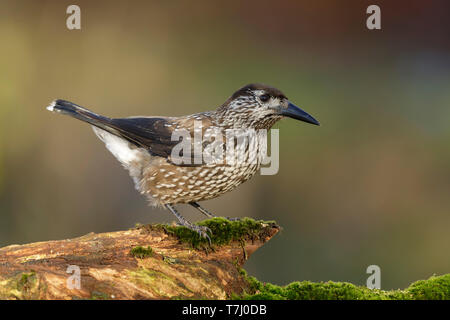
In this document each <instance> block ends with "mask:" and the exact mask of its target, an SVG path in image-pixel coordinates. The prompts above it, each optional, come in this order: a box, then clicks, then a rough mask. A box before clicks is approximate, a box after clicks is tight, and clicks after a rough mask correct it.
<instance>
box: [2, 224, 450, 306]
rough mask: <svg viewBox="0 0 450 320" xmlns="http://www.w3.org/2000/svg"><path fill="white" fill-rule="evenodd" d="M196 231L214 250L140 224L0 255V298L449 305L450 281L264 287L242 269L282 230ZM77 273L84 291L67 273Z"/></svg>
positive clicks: (169, 229)
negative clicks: (394, 286)
mask: <svg viewBox="0 0 450 320" xmlns="http://www.w3.org/2000/svg"><path fill="white" fill-rule="evenodd" d="M199 224H200V225H204V226H207V227H209V228H210V229H211V230H212V233H213V236H212V237H211V240H212V243H211V244H210V243H208V241H207V240H206V239H203V238H200V237H199V236H198V235H197V234H195V233H193V232H192V231H190V230H188V229H186V228H184V227H175V226H167V225H146V226H142V225H141V226H137V227H136V228H134V229H131V230H127V231H118V232H109V233H101V234H94V233H90V234H87V235H85V236H83V237H80V238H75V239H70V240H61V241H47V242H38V243H32V244H26V245H12V246H8V247H5V248H1V249H0V299H230V298H232V299H252V300H253V299H265V300H272V299H287V300H291V299H294V300H296V299H300V300H330V299H332V300H362V299H364V300H365V299H382V300H385V299H386V300H409V299H450V274H447V275H442V276H433V277H431V278H429V279H428V280H420V281H417V282H414V283H413V284H411V285H410V286H409V287H408V288H406V289H403V290H391V291H385V290H375V289H368V288H366V287H363V286H355V285H353V284H351V283H346V282H331V281H329V282H321V283H313V282H309V281H302V282H293V283H291V284H289V285H286V286H277V285H273V284H270V283H262V282H260V281H258V280H257V279H255V278H254V277H249V276H247V274H246V272H245V271H244V270H243V269H242V265H243V264H244V262H245V260H247V259H248V257H249V256H250V255H251V254H252V253H253V252H254V251H255V250H256V249H258V248H259V247H261V246H262V245H263V244H264V243H265V242H266V241H268V240H270V239H271V238H272V237H273V236H274V235H275V234H277V233H278V232H279V230H280V227H278V226H277V225H276V224H275V223H274V222H265V221H255V220H252V219H248V218H246V219H243V220H240V221H228V220H226V219H222V218H215V219H210V220H205V221H203V222H201V223H199ZM69 266H72V267H69ZM73 266H75V269H76V268H79V269H78V270H79V271H80V277H79V279H80V282H79V288H78V287H77V286H76V285H74V284H76V283H74V282H73V281H72V280H73V279H74V278H73V277H74V276H75V274H72V273H68V271H70V272H74V270H75V269H74V267H73Z"/></svg>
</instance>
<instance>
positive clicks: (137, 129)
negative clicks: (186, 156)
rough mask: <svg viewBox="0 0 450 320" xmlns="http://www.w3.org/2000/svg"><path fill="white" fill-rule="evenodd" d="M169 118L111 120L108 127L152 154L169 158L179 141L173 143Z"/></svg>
mask: <svg viewBox="0 0 450 320" xmlns="http://www.w3.org/2000/svg"><path fill="white" fill-rule="evenodd" d="M170 125H171V121H170V119H169V118H159V117H133V118H120V119H111V120H110V121H109V123H108V124H107V126H109V127H111V128H113V129H115V131H116V134H117V135H119V136H120V137H122V138H124V139H126V140H127V141H129V142H131V143H133V144H134V145H136V146H137V147H140V148H144V149H146V150H147V151H148V152H149V153H150V154H152V155H155V156H160V157H164V158H168V157H169V156H170V154H171V152H172V148H173V147H174V146H175V145H176V144H177V143H178V141H172V140H171V137H172V131H173V130H171V128H170V127H169V126H170Z"/></svg>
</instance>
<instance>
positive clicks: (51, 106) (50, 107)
mask: <svg viewBox="0 0 450 320" xmlns="http://www.w3.org/2000/svg"><path fill="white" fill-rule="evenodd" d="M55 104H56V100H55V101H52V103H51V104H50V105H49V106H48V107H47V110H48V111H53V110H54V107H55Z"/></svg>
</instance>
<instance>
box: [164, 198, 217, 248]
mask: <svg viewBox="0 0 450 320" xmlns="http://www.w3.org/2000/svg"><path fill="white" fill-rule="evenodd" d="M164 206H165V207H166V208H167V209H169V211H170V212H172V213H173V215H174V216H175V217H177V219H178V221H180V224H181V225H182V226H184V227H186V228H188V229H191V230H192V231H195V232H197V233H198V234H199V235H200V237H203V238H206V239H208V242H209V244H210V245H211V238H210V237H209V236H208V233H207V232H209V233H212V232H211V229H209V228H208V227H205V226H198V225H195V224H192V223H190V222H189V221H187V220H186V219H185V218H184V217H183V216H182V215H181V214H180V213H178V211H177V210H175V208H174V207H173V206H172V205H170V204H165V205H164Z"/></svg>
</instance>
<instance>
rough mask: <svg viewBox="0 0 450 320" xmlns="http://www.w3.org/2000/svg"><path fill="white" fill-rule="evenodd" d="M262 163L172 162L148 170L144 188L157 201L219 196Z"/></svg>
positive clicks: (154, 201) (142, 190)
mask: <svg viewBox="0 0 450 320" xmlns="http://www.w3.org/2000/svg"><path fill="white" fill-rule="evenodd" d="M258 169H259V163H247V162H243V163H239V164H236V165H225V164H220V165H218V164H211V165H202V166H199V167H180V166H175V165H172V164H169V163H166V164H164V165H161V166H159V167H158V169H155V170H151V171H148V172H145V174H144V178H143V180H142V184H141V186H142V187H141V192H142V193H146V194H147V195H148V196H149V198H150V200H151V201H152V202H153V203H154V204H157V205H163V204H168V203H169V204H174V203H188V202H192V201H202V200H208V199H212V198H215V197H218V196H220V195H222V194H224V193H225V192H228V191H231V190H233V189H234V188H236V187H237V186H238V185H240V184H241V183H243V182H245V181H247V180H248V179H250V178H251V177H252V176H253V175H254V174H255V173H256V171H257V170H258Z"/></svg>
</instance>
